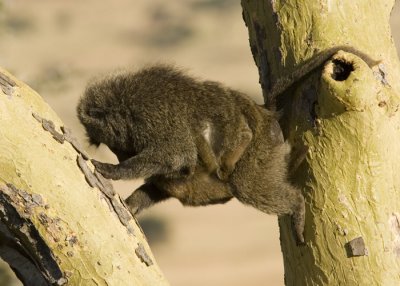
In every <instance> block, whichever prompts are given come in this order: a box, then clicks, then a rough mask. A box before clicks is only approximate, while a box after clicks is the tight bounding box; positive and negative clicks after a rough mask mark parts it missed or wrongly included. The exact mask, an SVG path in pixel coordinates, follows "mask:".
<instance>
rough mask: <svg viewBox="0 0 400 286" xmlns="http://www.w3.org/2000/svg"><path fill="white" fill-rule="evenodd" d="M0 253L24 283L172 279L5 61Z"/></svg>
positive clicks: (0, 87) (0, 97) (0, 78)
mask: <svg viewBox="0 0 400 286" xmlns="http://www.w3.org/2000/svg"><path fill="white" fill-rule="evenodd" d="M0 126H1V127H0V256H1V258H2V259H4V260H5V261H6V262H8V263H9V264H10V266H11V267H12V268H13V270H14V271H15V273H16V274H17V276H18V277H19V279H20V280H21V281H22V282H23V283H24V285H29V286H36V285H108V286H110V285H115V286H120V285H168V283H167V282H166V280H165V278H164V277H163V275H162V274H161V272H160V269H159V268H158V266H157V265H156V263H155V260H154V257H153V256H152V254H151V251H150V249H149V247H148V244H147V242H146V239H145V237H144V235H143V233H142V231H141V229H140V227H139V226H138V225H137V223H136V221H135V219H134V218H132V216H131V215H130V213H129V212H128V211H127V210H126V209H125V207H124V205H123V204H122V202H121V200H120V198H119V196H118V195H117V194H115V192H114V190H113V189H112V186H111V185H110V184H109V183H108V182H107V181H106V180H104V178H102V177H101V175H99V174H98V173H96V172H95V171H94V168H93V166H92V164H91V163H90V161H89V160H88V157H87V155H86V154H85V153H84V151H82V149H81V148H80V147H79V144H78V143H77V142H76V140H75V139H74V138H73V137H72V135H71V133H70V131H69V130H68V129H67V128H65V127H64V126H63V123H62V122H61V120H60V119H59V118H58V117H57V116H56V114H55V113H54V112H53V111H52V110H51V109H50V107H49V106H48V105H47V104H46V103H44V102H43V100H42V99H41V97H40V96H39V95H38V94H37V93H35V92H34V91H33V90H31V89H30V88H29V87H28V86H26V85H25V84H24V83H22V82H20V81H18V80H17V79H15V78H14V77H13V76H12V75H10V74H9V73H7V72H6V71H4V70H1V69H0Z"/></svg>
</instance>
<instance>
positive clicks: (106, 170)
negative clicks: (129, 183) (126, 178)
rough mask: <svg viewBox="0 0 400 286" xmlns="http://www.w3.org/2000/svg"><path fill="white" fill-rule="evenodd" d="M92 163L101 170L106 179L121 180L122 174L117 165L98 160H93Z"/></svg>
mask: <svg viewBox="0 0 400 286" xmlns="http://www.w3.org/2000/svg"><path fill="white" fill-rule="evenodd" d="M92 164H93V165H94V166H95V167H96V170H97V171H98V172H100V173H101V174H102V175H103V176H104V178H106V179H112V180H119V179H120V178H121V176H120V174H119V173H118V172H117V170H116V169H117V166H116V165H113V164H108V163H102V162H99V161H96V160H92Z"/></svg>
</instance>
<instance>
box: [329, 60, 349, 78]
mask: <svg viewBox="0 0 400 286" xmlns="http://www.w3.org/2000/svg"><path fill="white" fill-rule="evenodd" d="M332 62H333V72H332V78H333V79H334V80H336V81H344V80H346V79H347V78H348V77H349V75H350V73H351V72H352V71H354V66H353V64H352V63H349V62H345V61H343V60H340V59H335V60H333V61H332Z"/></svg>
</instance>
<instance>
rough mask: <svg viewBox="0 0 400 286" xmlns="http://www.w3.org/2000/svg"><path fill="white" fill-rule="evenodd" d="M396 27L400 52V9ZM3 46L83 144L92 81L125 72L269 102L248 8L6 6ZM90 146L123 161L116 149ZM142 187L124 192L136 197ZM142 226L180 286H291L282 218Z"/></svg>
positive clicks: (177, 212)
mask: <svg viewBox="0 0 400 286" xmlns="http://www.w3.org/2000/svg"><path fill="white" fill-rule="evenodd" d="M0 1H1V0H0ZM391 25H392V28H393V36H394V40H395V41H397V46H399V44H400V34H399V33H400V5H399V4H397V6H396V8H395V9H394V11H393V13H392V21H391ZM0 37H1V41H0V55H1V56H0V66H2V67H3V68H6V69H7V70H9V71H10V72H12V73H13V74H14V75H15V76H17V77H18V78H20V79H21V80H23V81H25V82H26V83H28V84H29V85H30V86H31V87H32V88H34V89H35V90H37V91H38V92H39V93H40V94H41V95H42V96H43V97H44V98H45V100H46V101H47V102H48V103H49V104H50V105H51V107H52V108H53V109H54V110H55V111H56V112H57V113H58V115H59V116H60V117H61V118H62V120H63V121H64V123H65V124H66V125H67V126H69V127H71V128H72V129H73V130H74V132H75V134H76V135H77V136H79V138H80V140H81V142H85V136H84V132H83V128H82V127H81V126H80V125H79V122H78V120H77V118H76V115H75V106H76V104H77V100H78V98H79V96H80V95H81V94H82V91H83V90H84V87H85V84H86V82H87V81H88V80H89V79H90V78H92V77H94V76H96V75H99V74H102V73H106V72H109V71H112V70H115V69H116V68H132V69H138V68H140V67H142V66H143V65H145V64H149V63H156V62H163V63H165V62H167V63H173V64H176V65H177V66H181V67H184V68H185V69H186V70H187V71H188V72H189V73H190V74H192V75H195V76H197V77H199V78H203V79H212V80H217V81H221V82H223V83H225V84H226V85H228V86H230V87H233V88H236V89H239V90H241V91H243V92H246V93H247V94H249V95H251V96H252V97H253V98H254V99H255V100H256V101H258V102H261V101H262V99H261V95H260V94H261V92H260V86H259V84H258V73H257V69H256V66H255V64H254V62H253V59H252V55H251V52H250V48H249V44H248V35H247V29H246V27H245V25H244V23H243V20H242V16H241V7H240V1H239V0H235V1H234V0H170V1H163V0H155V1H148V0H135V1H133V0H119V1H96V0H84V1H77V0H70V1H62V0H35V1H29V0H9V1H6V0H4V1H3V4H2V6H1V8H0ZM84 145H85V146H86V147H87V148H88V150H89V152H90V154H91V155H92V156H93V157H95V158H96V159H99V160H107V161H110V162H116V159H115V157H114V155H113V154H112V153H110V152H109V151H108V150H107V149H106V148H104V147H101V148H100V149H98V150H96V149H95V148H93V147H89V146H87V143H85V144H84ZM135 184H136V185H137V182H115V187H116V189H117V190H119V191H120V192H121V194H123V195H127V194H128V193H129V192H131V191H132V190H133V189H134V188H135ZM140 222H141V224H142V225H143V227H144V228H145V230H146V231H147V232H148V237H149V239H150V244H151V246H152V249H153V252H154V254H155V256H156V259H157V261H158V263H159V265H160V267H161V269H162V270H163V272H164V274H165V275H166V277H167V279H168V280H169V281H170V283H171V285H174V286H204V285H207V286H225V285H227V286H228V285H229V286H243V285H250V286H257V285H260V286H261V285H272V286H280V285H283V262H282V257H281V252H280V247H279V232H278V227H277V218H276V217H275V216H268V215H265V214H263V213H261V212H258V211H256V210H254V209H252V208H250V207H246V206H243V205H241V204H239V203H238V202H237V201H235V200H233V201H231V202H229V203H227V204H225V205H220V206H209V207H202V208H184V207H182V206H181V205H180V203H179V202H177V201H176V200H170V201H168V202H165V203H162V204H159V205H157V206H155V207H153V208H152V209H150V210H148V211H145V212H143V214H142V215H141V216H140ZM0 281H1V280H0ZM3 281H5V280H3ZM4 283H7V284H4ZM8 283H11V282H0V285H11V284H8ZM15 285H18V284H15Z"/></svg>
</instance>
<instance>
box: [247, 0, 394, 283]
mask: <svg viewBox="0 0 400 286" xmlns="http://www.w3.org/2000/svg"><path fill="white" fill-rule="evenodd" d="M242 5H243V9H244V19H245V21H246V24H247V26H248V27H249V34H250V45H251V46H252V51H253V55H254V58H255V61H256V64H257V66H258V68H259V71H260V77H261V80H260V81H261V82H262V83H264V84H263V88H264V96H265V99H266V101H267V102H268V90H269V89H270V88H271V86H272V85H273V82H274V81H276V79H278V78H280V77H282V76H284V75H286V74H290V73H291V72H292V71H293V70H294V69H297V68H300V67H301V66H302V64H303V63H304V62H305V61H306V60H307V59H309V58H311V57H312V56H313V55H315V54H316V53H317V52H318V51H322V50H324V49H327V48H329V47H332V46H335V45H349V46H353V47H355V48H357V49H359V50H361V51H363V52H365V53H367V54H368V55H370V56H371V57H372V58H374V59H376V60H381V63H380V64H379V65H377V66H374V67H369V66H367V65H366V63H365V62H364V61H363V60H362V59H360V58H359V57H357V56H355V55H352V54H349V53H338V54H337V55H336V56H335V59H332V60H330V61H329V62H328V64H327V65H326V66H325V67H324V69H323V70H322V69H319V70H317V71H316V72H314V73H313V74H312V75H310V76H308V77H307V78H305V79H303V80H302V81H301V82H299V83H298V85H297V88H296V89H292V90H290V92H287V93H285V94H284V95H282V96H281V98H280V101H279V102H280V104H281V106H284V116H283V121H282V126H283V128H284V133H285V134H286V137H287V138H288V140H289V141H290V142H291V143H292V144H293V145H294V147H296V146H298V145H302V144H304V145H306V146H308V148H309V151H308V155H307V158H306V162H305V163H304V164H303V166H302V168H301V170H300V171H299V172H298V173H297V174H296V175H297V176H295V181H296V182H295V183H296V184H298V185H299V186H301V187H302V188H303V193H304V195H305V198H306V202H307V206H306V228H305V239H306V245H304V246H300V247H298V246H296V245H295V243H294V241H293V238H292V231H291V226H290V223H289V220H288V219H287V218H281V219H280V220H279V224H280V228H281V245H282V251H283V257H284V265H285V283H286V285H296V286H298V285H300V286H301V285H399V284H400V274H399V273H400V263H399V261H400V251H399V249H400V216H399V215H400V200H398V199H397V198H398V197H399V192H400V172H399V171H398V170H400V169H399V168H400V163H399V160H398V159H397V154H399V151H400V144H399V142H400V116H399V110H398V109H399V105H400V97H399V94H400V85H399V81H398V80H397V79H398V78H399V76H400V65H399V61H398V59H397V55H396V49H395V47H394V45H393V41H392V38H391V33H390V28H389V16H390V11H391V9H392V7H393V5H394V1H393V0H386V1H372V0H369V1H361V0H360V1H333V0H331V1H312V3H311V2H310V1H296V0H289V1H247V0H243V1H242ZM257 30H258V31H264V33H260V32H257ZM260 35H261V37H260ZM254 46H255V47H257V48H254ZM255 51H256V53H255ZM336 65H344V70H346V69H347V68H349V70H347V72H348V73H347V75H345V76H344V77H343V78H342V77H337V75H336V73H338V72H341V71H343V66H339V67H338V66H336ZM321 75H322V76H321ZM266 76H268V78H266ZM265 83H267V84H265ZM359 237H362V240H363V242H364V243H365V249H361V252H355V253H365V254H366V255H361V256H358V255H357V256H356V255H354V252H352V249H351V247H352V244H351V242H352V241H353V240H354V239H357V238H359ZM363 251H364V252H363Z"/></svg>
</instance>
